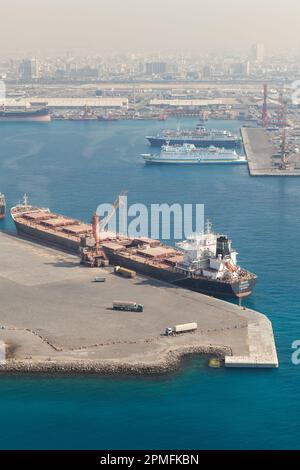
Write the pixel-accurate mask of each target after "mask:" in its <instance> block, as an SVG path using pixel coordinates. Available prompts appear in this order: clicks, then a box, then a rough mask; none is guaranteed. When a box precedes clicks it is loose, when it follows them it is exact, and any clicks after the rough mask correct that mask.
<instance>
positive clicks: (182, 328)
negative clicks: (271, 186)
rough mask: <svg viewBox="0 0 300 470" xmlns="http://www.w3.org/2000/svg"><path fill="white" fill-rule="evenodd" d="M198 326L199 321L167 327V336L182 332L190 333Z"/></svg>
mask: <svg viewBox="0 0 300 470" xmlns="http://www.w3.org/2000/svg"><path fill="white" fill-rule="evenodd" d="M197 328H198V325H197V323H183V324H181V325H175V326H173V327H172V328H170V327H169V328H166V331H165V334H166V336H172V335H178V334H180V333H189V332H191V331H196V330H197Z"/></svg>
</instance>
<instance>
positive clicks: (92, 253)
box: [80, 190, 128, 267]
mask: <svg viewBox="0 0 300 470" xmlns="http://www.w3.org/2000/svg"><path fill="white" fill-rule="evenodd" d="M127 193H128V191H127V190H125V191H122V192H121V193H120V194H119V196H118V198H117V199H116V200H115V201H114V203H113V204H112V209H111V211H110V212H109V213H108V214H107V216H106V217H105V218H104V219H102V220H101V221H100V217H99V215H98V214H94V215H93V218H92V235H93V236H92V237H86V236H84V237H82V239H81V243H80V258H81V264H84V265H86V266H90V267H100V266H107V265H108V264H109V261H108V258H107V256H106V254H105V252H104V251H103V249H102V247H101V234H102V233H103V232H105V227H106V226H107V225H108V223H109V222H110V220H111V219H112V217H113V216H114V214H115V212H116V210H117V209H118V208H119V207H120V206H122V205H123V201H124V199H123V198H124V197H125V196H126V195H127Z"/></svg>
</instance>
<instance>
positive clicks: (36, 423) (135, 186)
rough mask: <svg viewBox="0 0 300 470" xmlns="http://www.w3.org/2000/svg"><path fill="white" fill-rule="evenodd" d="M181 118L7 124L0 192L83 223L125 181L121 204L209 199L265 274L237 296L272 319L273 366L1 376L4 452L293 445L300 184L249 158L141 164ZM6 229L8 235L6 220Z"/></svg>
mask: <svg viewBox="0 0 300 470" xmlns="http://www.w3.org/2000/svg"><path fill="white" fill-rule="evenodd" d="M195 123H196V120H195V119H183V120H182V121H181V123H180V125H181V126H183V127H185V126H190V125H192V126H193V125H195ZM241 124H242V123H240V122H239V123H238V122H224V121H223V122H222V121H217V122H214V123H212V122H208V126H209V127H218V128H227V129H230V130H236V129H238V128H239V126H240V125H241ZM178 125H179V123H178V122H177V121H176V120H173V121H168V122H166V123H161V122H156V121H144V122H142V121H140V122H138V121H137V122H134V121H128V122H111V123H101V122H52V123H49V124H48V123H42V124H39V123H35V124H34V123H27V124H24V123H23V124H18V123H15V124H14V123H8V124H6V123H1V125H0V192H3V193H5V194H6V197H7V202H8V206H11V205H14V204H15V203H16V202H18V201H19V200H20V199H21V197H22V195H23V193H24V192H26V193H28V195H29V196H30V201H31V202H32V203H33V204H37V205H40V206H46V207H50V208H51V209H52V210H53V211H57V212H61V213H63V214H66V215H70V216H72V217H75V218H80V219H83V220H86V221H89V220H90V218H91V216H92V214H93V212H94V211H95V210H96V208H97V206H98V204H100V203H102V202H112V201H113V200H114V199H115V198H116V196H117V195H118V194H119V192H120V191H121V190H123V189H128V191H129V193H128V198H129V203H135V202H139V203H145V204H147V205H149V204H151V203H164V202H167V203H170V204H171V203H203V204H205V212H206V216H207V217H209V218H210V219H211V220H212V222H213V224H214V228H215V229H216V230H219V231H222V232H225V233H228V234H229V235H230V236H231V237H232V239H233V243H234V246H235V247H236V248H237V250H238V252H239V262H240V264H241V265H243V266H245V267H246V268H248V269H249V270H251V271H253V272H255V273H257V274H258V276H259V278H258V284H257V287H256V289H255V291H254V293H253V295H252V296H251V297H250V298H249V299H247V300H246V302H245V303H246V305H247V306H248V307H250V308H253V309H255V310H258V311H260V312H263V313H265V314H266V315H267V316H268V317H269V318H270V319H271V320H272V322H273V327H274V332H275V337H276V343H277V348H278V355H279V361H280V368H279V369H278V370H228V369H224V368H221V369H209V368H208V367H207V361H206V360H205V359H200V358H195V359H192V360H188V361H186V363H185V366H184V368H182V369H181V370H180V371H178V372H177V373H176V374H171V375H169V376H164V377H152V378H140V377H139V378H135V377H127V378H126V377H118V378H117V377H105V378H103V377H96V376H88V377H87V376H77V377H57V376H53V377H45V376H43V377H27V376H19V377H16V376H11V377H0V420H1V431H0V448H1V449H32V448H33V449H130V448H135V449H138V448H145V449H151V448H152V449H163V448H172V449H180V448H182V449H193V448H197V449H232V448H237V449H286V448H292V449H299V448H300V405H299V392H300V366H296V365H293V364H292V361H291V356H292V352H293V350H292V347H291V345H292V342H293V341H294V340H297V339H300V179H298V178H293V177H292V178H280V177H272V178H268V177H266V178H264V177H258V178H250V177H249V174H248V170H247V167H246V166H245V167H244V166H227V167H225V166H201V165H200V166H197V167H184V166H180V165H179V166H146V165H144V163H143V161H142V159H141V157H140V156H139V154H140V153H142V152H147V151H149V148H148V145H147V142H146V140H145V135H147V134H152V133H154V132H156V131H157V130H159V129H160V128H161V127H169V126H170V127H176V126H178ZM0 229H3V230H4V229H5V230H13V224H12V222H11V220H10V217H9V216H8V217H7V219H6V220H5V221H4V222H1V223H0ZM0 249H1V246H0ZM28 269H30V267H28ZM0 271H1V266H0ZM16 288H17V287H16ZM0 318H1V303H0Z"/></svg>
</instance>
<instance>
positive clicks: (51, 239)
mask: <svg viewBox="0 0 300 470" xmlns="http://www.w3.org/2000/svg"><path fill="white" fill-rule="evenodd" d="M14 222H15V225H16V229H17V232H18V234H19V235H21V236H24V237H26V238H29V239H32V240H34V241H38V242H40V243H42V244H46V245H50V246H53V247H57V248H60V249H63V250H65V251H68V252H71V253H79V245H80V242H79V239H78V240H74V239H69V238H66V237H63V236H61V235H59V234H55V233H52V232H50V231H43V230H39V229H38V228H37V227H32V226H30V225H26V224H22V223H19V222H18V221H16V220H14ZM103 251H105V254H106V256H107V257H108V259H109V262H110V264H111V265H120V266H123V267H125V268H128V269H132V270H134V271H136V272H138V273H140V274H143V275H145V276H149V277H152V278H155V279H158V280H160V281H164V282H167V283H169V284H171V285H174V286H176V287H181V288H184V289H188V290H192V291H195V292H200V293H202V294H207V295H212V296H216V297H224V296H227V297H239V298H243V297H247V296H249V295H250V294H251V293H252V290H253V288H254V287H255V284H256V277H255V276H253V278H249V279H248V280H244V281H238V282H231V283H230V282H224V281H218V280H210V279H206V278H201V277H197V278H192V277H190V276H186V275H185V274H184V273H182V272H179V271H176V269H175V268H172V267H170V268H169V269H166V268H160V267H159V266H155V265H153V264H152V265H150V264H148V263H147V260H146V259H145V261H144V262H143V261H138V260H136V259H134V258H132V257H128V256H124V255H122V254H121V253H116V252H114V251H112V250H110V249H107V248H103Z"/></svg>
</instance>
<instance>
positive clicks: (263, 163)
mask: <svg viewBox="0 0 300 470" xmlns="http://www.w3.org/2000/svg"><path fill="white" fill-rule="evenodd" d="M241 134H242V138H243V143H244V149H245V153H246V157H247V160H248V168H249V173H250V175H251V176H300V165H299V162H298V163H297V162H291V164H292V165H291V168H290V169H286V170H282V169H279V167H278V165H276V163H277V164H278V162H279V160H278V159H276V158H274V157H273V155H274V153H276V148H275V146H274V144H273V142H272V139H271V135H270V133H268V132H267V130H266V129H263V128H248V127H243V128H242V129H241ZM294 163H296V165H295V164H294ZM297 166H298V167H297Z"/></svg>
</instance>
